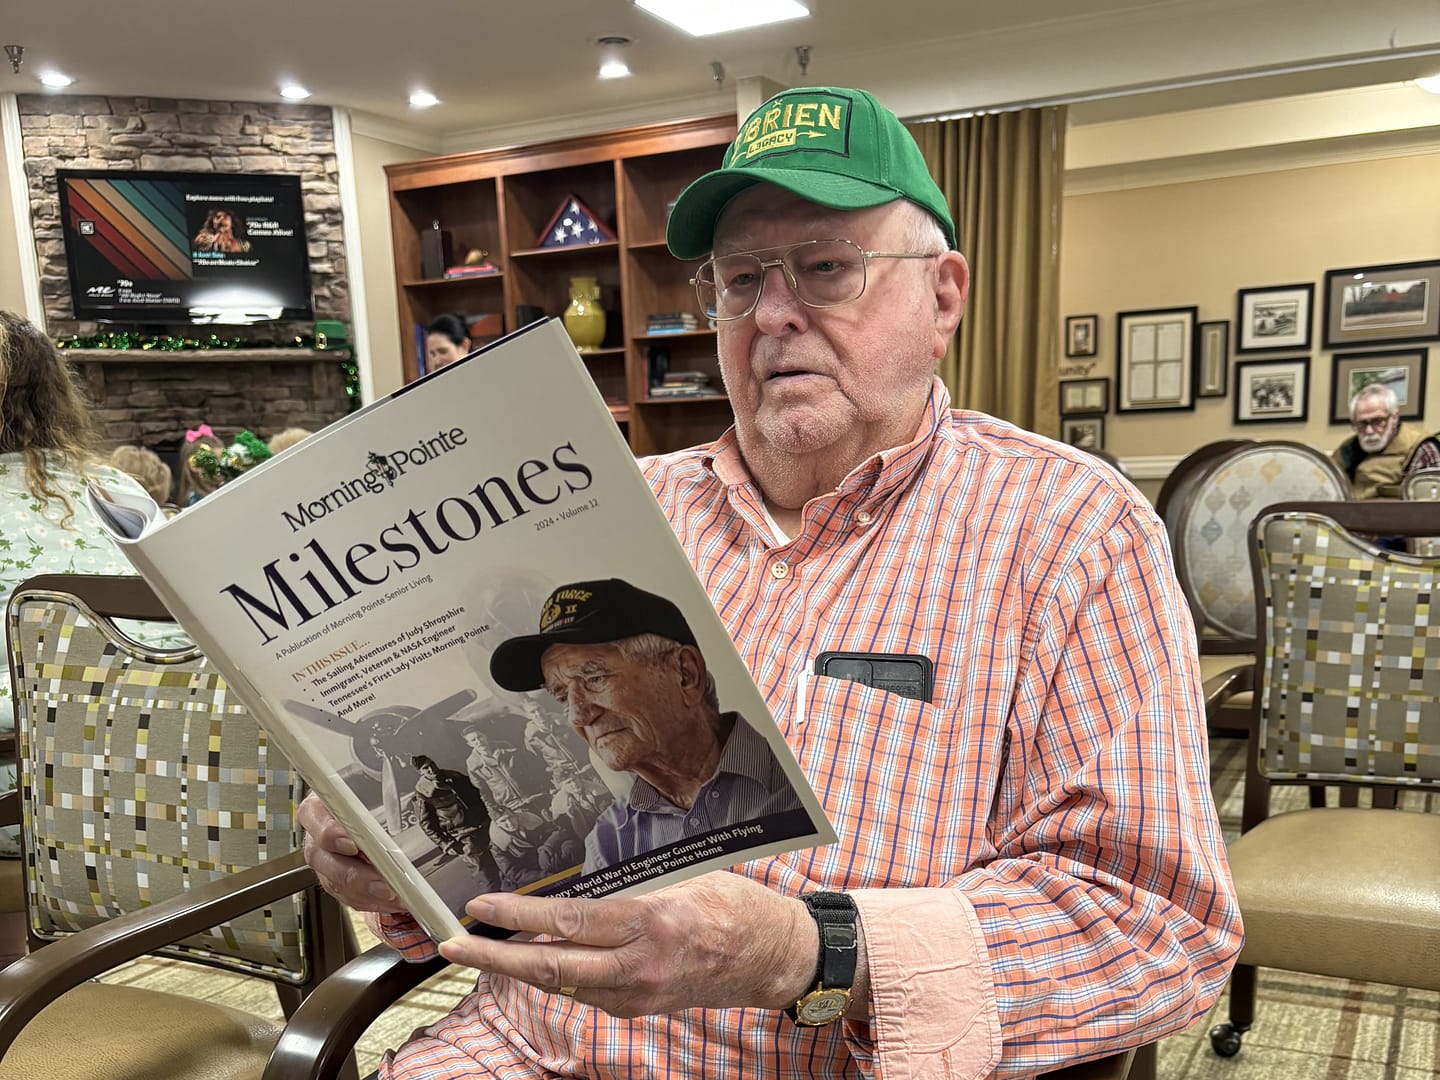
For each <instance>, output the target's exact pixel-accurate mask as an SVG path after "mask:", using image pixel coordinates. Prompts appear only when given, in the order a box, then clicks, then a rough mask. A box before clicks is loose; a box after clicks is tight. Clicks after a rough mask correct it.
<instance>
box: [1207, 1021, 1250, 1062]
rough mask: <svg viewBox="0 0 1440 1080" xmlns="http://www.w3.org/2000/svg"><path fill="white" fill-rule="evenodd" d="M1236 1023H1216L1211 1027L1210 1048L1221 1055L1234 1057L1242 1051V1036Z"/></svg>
mask: <svg viewBox="0 0 1440 1080" xmlns="http://www.w3.org/2000/svg"><path fill="white" fill-rule="evenodd" d="M1243 1034H1244V1033H1243V1032H1241V1031H1237V1030H1235V1025H1234V1024H1216V1025H1215V1026H1214V1027H1213V1028H1211V1029H1210V1049H1212V1050H1214V1051H1215V1053H1217V1054H1219V1055H1220V1056H1221V1057H1227V1058H1228V1057H1234V1056H1235V1055H1236V1054H1238V1053H1239V1052H1240V1036H1241V1035H1243Z"/></svg>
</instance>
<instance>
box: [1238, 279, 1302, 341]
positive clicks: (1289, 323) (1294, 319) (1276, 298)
mask: <svg viewBox="0 0 1440 1080" xmlns="http://www.w3.org/2000/svg"><path fill="white" fill-rule="evenodd" d="M1236 295H1237V296H1238V297H1239V305H1238V309H1237V311H1236V314H1235V328H1236V335H1235V352H1236V353H1262V352H1280V351H1285V350H1289V351H1291V352H1294V351H1295V350H1296V349H1308V348H1310V323H1311V322H1312V321H1313V320H1312V318H1311V313H1312V311H1313V310H1314V300H1315V286H1314V285H1311V284H1310V283H1309V282H1306V283H1305V284H1302V285H1270V286H1267V287H1265V288H1263V289H1241V290H1240V291H1239V293H1237V294H1236Z"/></svg>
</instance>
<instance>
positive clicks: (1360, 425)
mask: <svg viewBox="0 0 1440 1080" xmlns="http://www.w3.org/2000/svg"><path fill="white" fill-rule="evenodd" d="M1393 419H1395V418H1394V417H1393V416H1388V415H1387V416H1380V417H1377V418H1376V419H1374V420H1352V421H1351V425H1352V426H1353V427H1354V428H1355V430H1356V431H1384V430H1385V429H1386V428H1387V427H1389V426H1390V421H1391V420H1393Z"/></svg>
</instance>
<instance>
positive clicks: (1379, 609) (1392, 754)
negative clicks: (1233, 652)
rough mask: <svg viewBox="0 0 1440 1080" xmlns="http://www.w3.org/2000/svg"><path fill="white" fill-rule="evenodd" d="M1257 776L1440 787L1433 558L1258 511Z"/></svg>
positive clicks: (1439, 585)
mask: <svg viewBox="0 0 1440 1080" xmlns="http://www.w3.org/2000/svg"><path fill="white" fill-rule="evenodd" d="M1254 553H1255V558H1256V560H1257V562H1256V571H1257V573H1258V574H1259V577H1260V587H1261V590H1262V591H1261V601H1262V603H1263V605H1264V611H1265V617H1264V626H1263V627H1262V635H1261V640H1260V643H1259V644H1260V647H1261V662H1262V665H1263V677H1262V680H1261V683H1260V685H1261V686H1262V687H1263V688H1264V689H1263V692H1262V700H1261V702H1260V725H1259V735H1260V741H1259V762H1260V772H1261V774H1262V775H1264V776H1265V777H1266V778H1267V779H1269V780H1292V781H1293V780H1302V781H1318V782H1323V781H1327V780H1330V781H1338V780H1344V779H1350V780H1357V779H1360V780H1372V781H1388V782H1391V783H1398V784H1406V785H1420V786H1428V785H1436V784H1440V633H1437V632H1436V622H1437V620H1440V559H1433V558H1432V559H1422V558H1417V557H1415V556H1411V555H1405V554H1399V553H1395V552H1389V551H1384V550H1382V549H1380V548H1378V547H1376V546H1374V545H1373V544H1371V543H1369V542H1367V541H1365V540H1361V539H1358V538H1357V537H1355V536H1354V535H1352V534H1351V533H1349V532H1347V531H1346V530H1344V529H1343V528H1341V527H1340V526H1339V525H1337V524H1336V523H1335V522H1334V521H1332V520H1330V519H1329V518H1327V517H1324V516H1321V515H1319V514H1315V513H1297V512H1284V513H1275V514H1265V515H1262V517H1261V518H1260V519H1259V520H1258V521H1257V522H1256V526H1255V538H1254Z"/></svg>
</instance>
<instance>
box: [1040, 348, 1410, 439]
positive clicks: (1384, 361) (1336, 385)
mask: <svg viewBox="0 0 1440 1080" xmlns="http://www.w3.org/2000/svg"><path fill="white" fill-rule="evenodd" d="M1428 352H1429V350H1428V349H1402V350H1400V351H1398V352H1361V353H1336V354H1335V355H1334V356H1333V357H1331V358H1330V362H1331V365H1332V367H1331V375H1330V423H1332V424H1348V423H1350V402H1351V401H1352V400H1353V399H1354V397H1355V395H1356V394H1358V393H1359V392H1360V391H1361V390H1364V389H1365V387H1367V386H1373V385H1375V384H1376V383H1378V384H1380V385H1381V386H1388V387H1390V389H1391V390H1393V391H1395V400H1396V402H1397V403H1398V404H1399V406H1400V419H1401V420H1421V419H1423V418H1424V416H1425V359H1426V354H1427V353H1428ZM1062 385H1063V384H1062Z"/></svg>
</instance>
